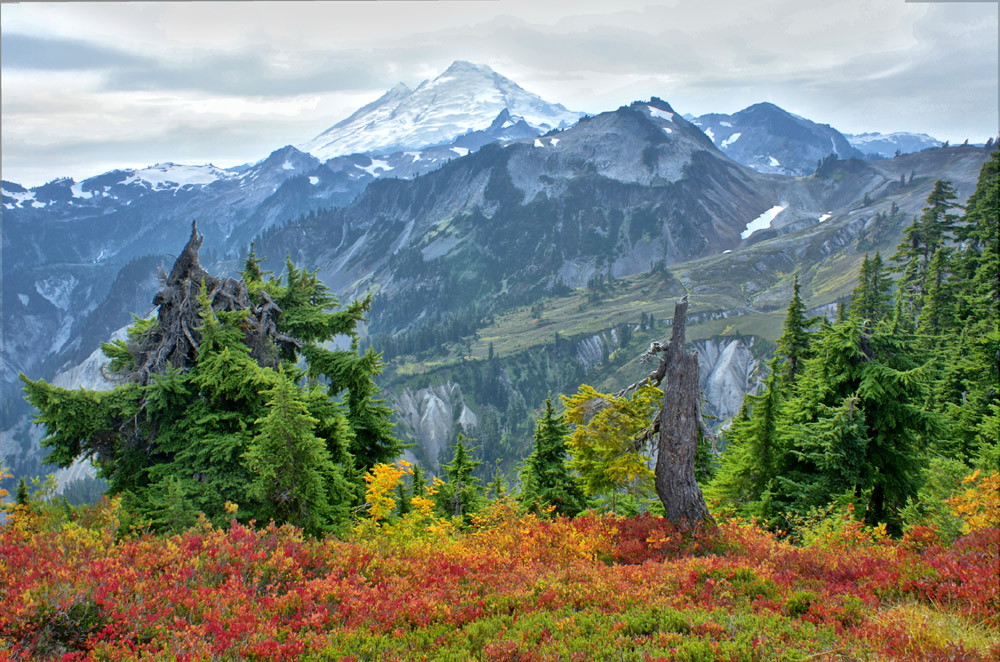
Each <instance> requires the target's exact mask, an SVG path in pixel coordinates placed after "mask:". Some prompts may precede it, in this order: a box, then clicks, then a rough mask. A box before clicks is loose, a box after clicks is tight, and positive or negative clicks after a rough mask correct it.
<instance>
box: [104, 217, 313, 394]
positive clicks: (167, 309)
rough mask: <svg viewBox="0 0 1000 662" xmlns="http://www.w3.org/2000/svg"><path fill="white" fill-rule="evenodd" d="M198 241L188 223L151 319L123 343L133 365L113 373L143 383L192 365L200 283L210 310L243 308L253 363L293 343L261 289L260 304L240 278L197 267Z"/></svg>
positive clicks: (271, 360) (269, 359)
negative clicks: (183, 242) (151, 322)
mask: <svg viewBox="0 0 1000 662" xmlns="http://www.w3.org/2000/svg"><path fill="white" fill-rule="evenodd" d="M204 241H205V236H204V235H202V234H199V233H198V224H197V222H193V223H192V224H191V238H190V239H188V242H187V245H185V246H184V250H182V251H181V254H180V255H179V256H178V258H177V260H176V262H174V266H173V268H172V269H171V270H170V275H169V276H167V277H166V278H165V279H164V281H163V288H162V289H161V290H160V291H159V292H157V293H156V296H155V297H153V305H154V306H158V307H159V309H158V311H157V319H156V324H155V325H154V326H153V327H152V328H151V329H149V330H148V331H146V332H145V333H144V334H143V335H142V336H141V337H139V338H136V339H132V340H131V341H130V342H129V347H128V349H129V352H130V353H131V354H132V357H133V359H134V361H135V365H134V367H133V368H132V369H131V370H125V371H123V372H122V373H119V375H118V376H119V378H121V379H125V380H128V381H135V382H138V383H140V384H148V383H149V380H150V379H151V377H152V375H154V374H162V373H165V372H166V371H167V370H168V369H169V368H171V367H173V368H178V369H181V370H186V369H187V368H190V367H191V366H192V365H194V363H195V360H196V359H197V356H198V347H199V343H200V341H201V332H200V328H201V325H202V319H201V313H202V308H201V304H200V303H199V302H198V296H199V294H200V292H201V288H202V285H203V284H204V286H205V290H206V294H207V295H208V300H209V305H210V306H211V307H212V310H213V311H216V312H218V311H223V310H226V311H241V310H245V311H247V316H246V318H245V319H244V320H243V322H242V327H243V331H244V335H245V337H244V340H245V342H246V344H247V346H248V347H249V348H250V355H251V356H252V357H253V358H254V359H255V360H256V361H257V362H258V363H259V364H261V365H263V366H269V367H274V366H276V365H277V363H278V360H279V355H280V351H281V349H283V348H285V347H289V348H290V346H296V347H297V346H298V344H299V343H298V342H297V341H296V340H295V339H293V338H290V337H288V336H286V335H283V334H281V333H279V332H278V330H277V321H278V318H279V317H280V316H281V313H282V310H281V307H280V306H278V305H277V304H276V303H275V302H274V301H273V300H272V299H271V297H270V296H268V294H267V292H265V291H263V290H261V291H260V292H259V293H258V295H257V298H258V299H259V301H260V303H259V304H255V303H254V302H253V301H252V300H251V298H250V294H249V292H248V291H247V285H246V283H244V282H243V281H242V280H237V279H235V278H219V277H217V276H213V275H212V274H210V273H208V272H207V271H205V269H204V268H202V266H201V263H200V262H199V260H198V249H199V248H201V244H202V242H204Z"/></svg>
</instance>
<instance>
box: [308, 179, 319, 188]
mask: <svg viewBox="0 0 1000 662" xmlns="http://www.w3.org/2000/svg"><path fill="white" fill-rule="evenodd" d="M309 183H310V184H312V185H313V186H316V185H317V184H319V177H310V178H309Z"/></svg>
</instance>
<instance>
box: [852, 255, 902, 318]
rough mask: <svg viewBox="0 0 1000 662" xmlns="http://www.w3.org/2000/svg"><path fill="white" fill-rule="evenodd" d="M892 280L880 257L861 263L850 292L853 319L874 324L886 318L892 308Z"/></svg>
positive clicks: (866, 256)
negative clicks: (854, 284) (852, 289)
mask: <svg viewBox="0 0 1000 662" xmlns="http://www.w3.org/2000/svg"><path fill="white" fill-rule="evenodd" d="M891 291H892V280H891V279H890V278H889V275H888V273H886V270H885V268H884V265H883V264H882V257H881V256H880V255H879V254H878V251H876V252H875V257H873V258H871V259H869V258H868V254H867V253H866V254H865V259H864V261H863V262H862V263H861V272H860V273H859V274H858V284H857V286H856V287H855V288H854V292H853V293H852V294H851V307H850V317H851V318H852V319H854V320H858V321H862V322H867V323H869V324H874V323H876V322H880V321H882V320H884V319H886V318H887V317H888V316H889V313H890V311H891V310H892V308H891V305H892V299H891Z"/></svg>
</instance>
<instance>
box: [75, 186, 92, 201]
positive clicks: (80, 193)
mask: <svg viewBox="0 0 1000 662" xmlns="http://www.w3.org/2000/svg"><path fill="white" fill-rule="evenodd" d="M69 190H70V191H72V192H73V197H74V198H81V199H83V200H89V199H90V198H92V197H94V192H93V191H84V190H83V182H77V183H76V184H73V185H72V186H70V187H69Z"/></svg>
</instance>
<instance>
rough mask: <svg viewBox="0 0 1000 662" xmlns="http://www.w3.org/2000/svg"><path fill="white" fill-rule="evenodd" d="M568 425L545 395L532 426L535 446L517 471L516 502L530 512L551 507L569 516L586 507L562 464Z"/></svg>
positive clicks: (579, 490)
mask: <svg viewBox="0 0 1000 662" xmlns="http://www.w3.org/2000/svg"><path fill="white" fill-rule="evenodd" d="M568 436H569V425H568V424H567V423H566V419H565V417H564V416H561V415H560V416H556V414H555V412H554V411H553V409H552V400H551V399H549V398H546V400H545V412H544V413H543V414H542V416H541V418H539V419H538V423H537V424H536V425H535V446H534V450H533V451H532V453H531V455H529V456H528V458H527V460H525V463H524V469H523V471H522V472H521V485H522V487H521V495H520V501H521V503H522V504H524V506H525V507H526V508H527V509H528V510H529V511H532V512H536V513H537V512H542V511H544V510H545V509H546V508H548V507H552V506H554V507H555V512H556V513H557V514H559V515H566V516H569V517H572V516H573V515H576V514H577V513H579V512H580V511H582V510H583V509H584V508H585V507H586V499H585V498H584V496H583V492H582V490H581V489H580V485H579V484H578V483H577V480H576V478H575V477H574V476H573V475H572V474H571V473H570V470H569V467H568V466H567V464H566V459H567V449H566V439H567V437H568Z"/></svg>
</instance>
